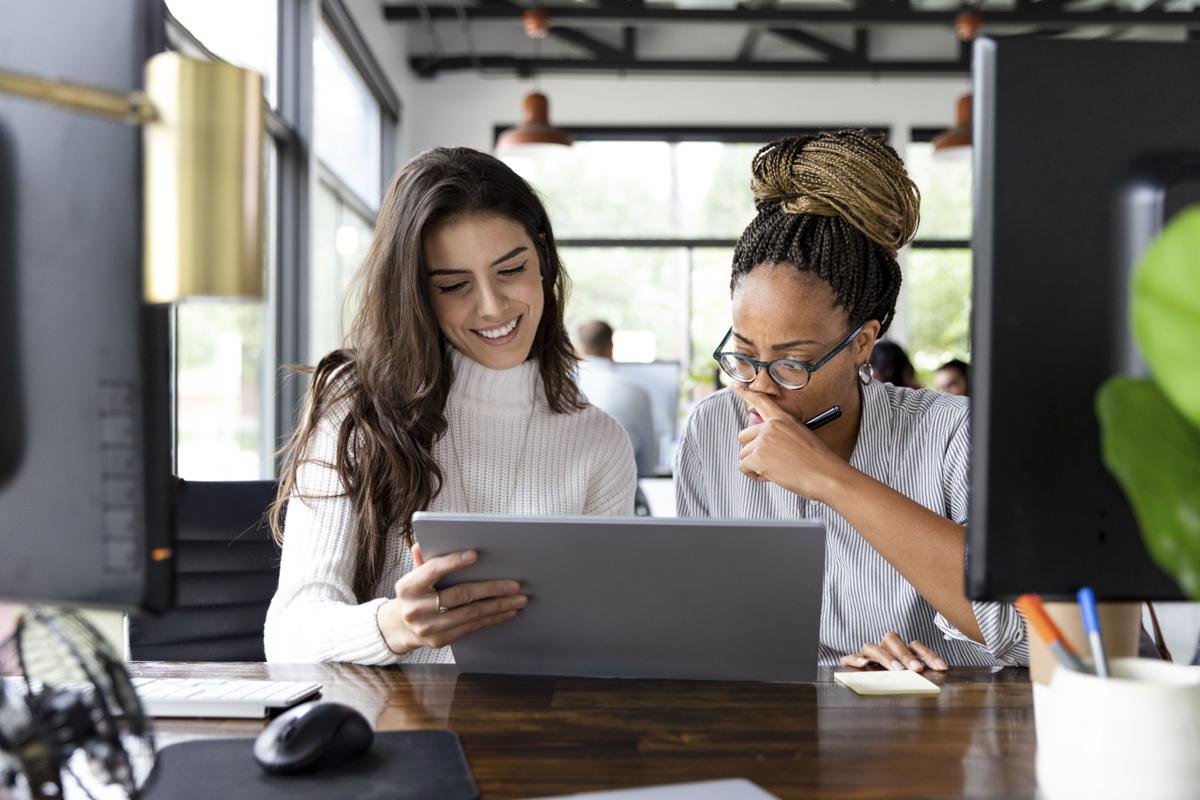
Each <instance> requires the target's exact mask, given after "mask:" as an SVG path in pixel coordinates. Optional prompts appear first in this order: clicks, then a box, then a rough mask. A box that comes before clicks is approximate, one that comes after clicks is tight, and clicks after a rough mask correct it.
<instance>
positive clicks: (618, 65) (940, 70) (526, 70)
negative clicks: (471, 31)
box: [409, 55, 971, 78]
mask: <svg viewBox="0 0 1200 800" xmlns="http://www.w3.org/2000/svg"><path fill="white" fill-rule="evenodd" d="M409 63H410V65H411V66H412V69H413V71H414V72H416V73H417V74H418V75H420V76H421V77H423V78H432V77H435V76H436V75H438V74H439V73H442V72H461V71H466V70H473V69H488V70H511V71H513V72H516V73H518V74H521V75H533V74H537V73H548V72H613V71H620V72H676V73H678V72H691V73H712V72H723V73H744V74H752V73H763V74H785V75H803V74H823V75H839V74H841V75H847V74H864V73H865V74H872V75H884V74H889V75H890V74H904V75H969V74H970V73H971V61H970V59H969V58H963V57H961V56H960V57H959V58H957V59H953V60H946V61H899V60H897V61H868V60H866V59H862V60H855V61H845V62H837V61H817V60H809V61H735V60H703V59H644V58H627V59H622V60H606V61H598V60H595V59H590V58H586V59H585V58H520V57H516V56H508V55H480V56H469V55H448V56H442V57H440V58H439V57H437V56H432V55H430V56H419V55H418V56H413V57H412V58H410V59H409Z"/></svg>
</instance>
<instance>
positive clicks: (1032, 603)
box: [1017, 594, 1087, 672]
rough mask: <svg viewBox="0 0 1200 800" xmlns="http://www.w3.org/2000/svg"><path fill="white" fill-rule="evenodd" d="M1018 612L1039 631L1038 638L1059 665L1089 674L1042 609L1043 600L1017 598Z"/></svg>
mask: <svg viewBox="0 0 1200 800" xmlns="http://www.w3.org/2000/svg"><path fill="white" fill-rule="evenodd" d="M1017 610H1018V611H1020V612H1021V615H1022V616H1024V617H1025V619H1026V620H1028V622H1029V624H1030V626H1031V627H1032V628H1033V629H1034V630H1035V631H1037V635H1038V638H1039V639H1041V640H1042V642H1043V643H1045V645H1046V647H1048V648H1049V649H1050V652H1051V653H1053V654H1054V657H1055V658H1057V659H1058V663H1060V664H1062V665H1063V666H1064V667H1066V668H1067V669H1073V670H1075V671H1076V672H1087V670H1086V669H1084V666H1083V662H1082V661H1080V660H1079V656H1077V655H1075V651H1074V650H1072V649H1071V645H1069V644H1067V640H1066V639H1064V638H1063V635H1062V633H1061V632H1060V631H1059V630H1058V626H1057V625H1055V624H1054V622H1053V620H1051V619H1050V617H1049V616H1048V615H1047V614H1046V609H1045V608H1043V607H1042V598H1040V597H1038V596H1037V595H1036V594H1023V595H1021V596H1020V597H1018V598H1017Z"/></svg>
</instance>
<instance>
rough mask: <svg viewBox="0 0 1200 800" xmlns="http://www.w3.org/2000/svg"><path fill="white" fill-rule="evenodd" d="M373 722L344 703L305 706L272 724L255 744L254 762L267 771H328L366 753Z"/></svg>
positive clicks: (372, 735) (281, 715) (288, 773)
mask: <svg viewBox="0 0 1200 800" xmlns="http://www.w3.org/2000/svg"><path fill="white" fill-rule="evenodd" d="M374 740H375V732H374V731H372V730H371V723H369V722H367V720H366V718H365V717H364V716H363V715H362V714H360V713H358V711H356V710H354V709H353V708H351V707H350V706H344V705H342V704H341V703H321V702H316V703H304V704H302V705H298V706H296V707H295V708H291V709H288V710H287V711H285V712H284V713H282V714H280V715H279V716H278V717H276V718H275V719H274V720H272V721H271V723H270V724H269V725H267V727H266V728H264V729H263V732H262V733H260V734H259V735H258V738H257V739H256V740H255V741H254V760H255V761H257V762H258V765H259V766H260V767H262V768H263V769H264V770H266V771H267V772H272V773H276V774H284V775H290V774H296V773H302V772H315V771H317V770H320V769H329V768H330V767H335V766H337V765H338V764H342V763H345V762H346V761H349V760H350V759H352V758H356V757H358V756H360V755H362V754H363V753H365V752H367V750H368V749H370V747H371V742H373V741H374Z"/></svg>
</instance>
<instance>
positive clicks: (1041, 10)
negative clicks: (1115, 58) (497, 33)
mask: <svg viewBox="0 0 1200 800" xmlns="http://www.w3.org/2000/svg"><path fill="white" fill-rule="evenodd" d="M538 8H540V9H541V10H543V11H546V12H547V13H549V14H550V19H551V20H577V21H587V22H625V23H637V22H655V23H659V24H666V23H680V24H683V23H696V22H713V23H726V24H742V25H747V24H748V25H763V26H773V25H788V24H820V23H835V24H843V25H844V24H851V25H854V24H859V25H934V26H936V25H953V24H954V18H955V17H956V16H957V15H958V13H959V12H958V10H953V9H952V10H946V11H921V10H917V9H914V8H912V7H911V5H909V4H908V3H906V2H902V1H901V2H890V1H889V0H883V1H882V2H875V1H873V0H868V1H867V2H860V3H859V4H858V7H856V8H845V7H842V6H831V7H829V8H812V7H805V8H795V7H787V8H783V7H777V6H766V7H758V8H745V7H743V8H739V9H735V10H729V11H726V10H715V9H674V8H669V7H660V6H645V5H640V4H638V3H626V2H621V3H612V2H600V3H598V4H595V5H590V6H584V5H564V6H556V5H539V6H538ZM524 10H525V7H524V6H520V5H517V4H516V3H504V4H500V3H497V2H491V0H489V1H488V2H485V3H484V4H483V5H478V6H466V7H465V8H456V7H453V6H441V5H437V6H431V5H428V4H425V5H424V6H422V4H421V3H388V4H386V5H384V7H383V15H384V19H386V20H388V21H390V22H420V21H422V20H423V19H425V16H423V14H425V15H428V18H430V19H433V20H438V19H442V20H456V19H459V18H460V15H463V16H465V18H466V19H468V20H496V19H511V18H514V17H519V16H520V15H521V12H523V11H524ZM980 13H981V14H982V16H983V18H984V19H985V20H986V21H987V22H988V23H989V24H990V23H995V24H999V25H1042V24H1045V25H1071V26H1075V25H1200V11H1194V10H1192V11H1167V10H1165V9H1164V8H1163V7H1162V6H1155V7H1153V8H1149V9H1147V10H1143V11H1132V10H1126V9H1121V8H1114V7H1111V6H1110V7H1106V8H1099V9H1095V10H1091V11H1071V10H1070V9H1069V8H1068V7H1067V6H1066V5H1064V4H1060V3H1057V2H1037V3H1034V2H1028V3H1021V4H1019V5H1018V6H1017V7H1016V8H1014V9H1011V10H1001V9H996V10H992V9H985V10H983V11H981V12H980Z"/></svg>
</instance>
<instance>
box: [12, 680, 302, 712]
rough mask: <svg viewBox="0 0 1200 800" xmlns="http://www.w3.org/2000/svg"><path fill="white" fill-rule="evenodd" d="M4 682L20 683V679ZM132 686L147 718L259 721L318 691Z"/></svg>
mask: <svg viewBox="0 0 1200 800" xmlns="http://www.w3.org/2000/svg"><path fill="white" fill-rule="evenodd" d="M4 681H5V683H8V682H10V681H19V682H22V683H23V681H22V679H21V678H5V679H4ZM133 686H134V689H135V690H136V691H137V693H138V697H139V698H141V701H142V707H143V708H144V709H145V710H146V713H147V714H148V715H149V716H151V717H213V718H220V719H262V718H264V717H266V716H267V713H268V712H269V711H271V710H272V709H276V708H287V707H289V706H293V705H295V704H296V703H299V702H300V701H301V700H304V699H307V698H309V697H312V696H313V695H315V694H317V693H318V692H320V691H321V684H319V683H315V682H312V681H269V680H233V679H222V678H134V679H133ZM35 689H36V687H35ZM23 690H24V689H23V686H22V687H21V691H23Z"/></svg>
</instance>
